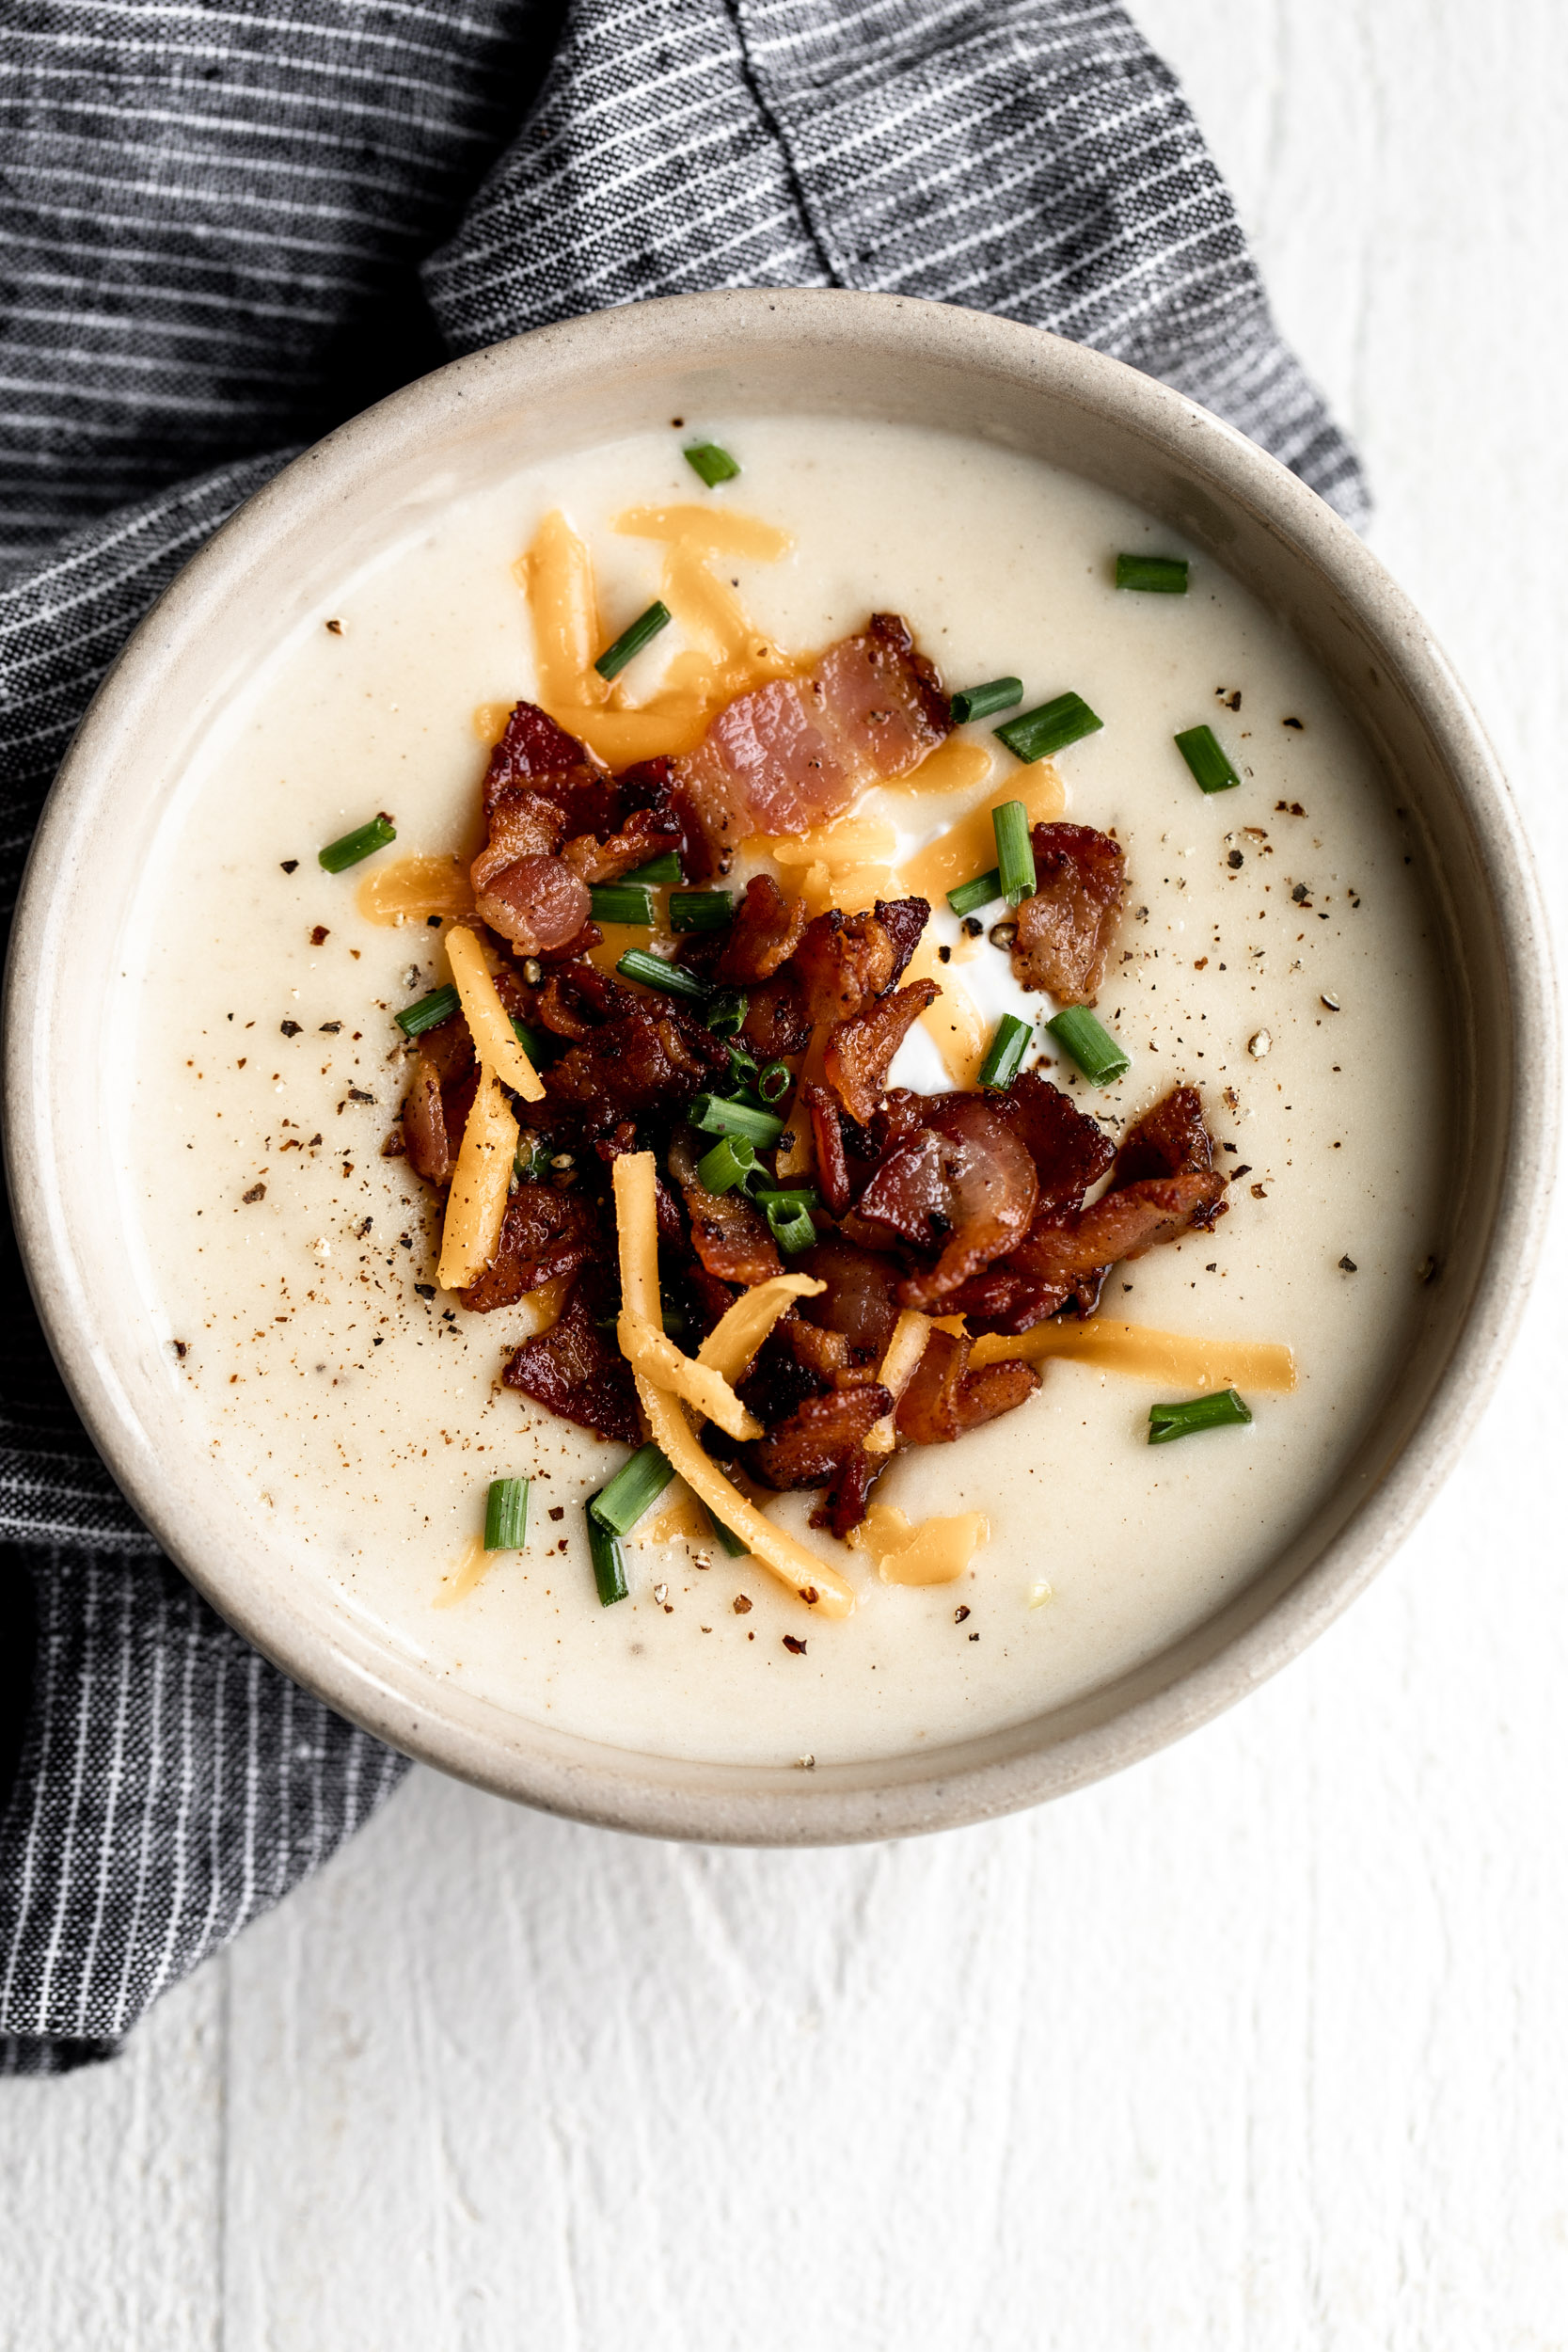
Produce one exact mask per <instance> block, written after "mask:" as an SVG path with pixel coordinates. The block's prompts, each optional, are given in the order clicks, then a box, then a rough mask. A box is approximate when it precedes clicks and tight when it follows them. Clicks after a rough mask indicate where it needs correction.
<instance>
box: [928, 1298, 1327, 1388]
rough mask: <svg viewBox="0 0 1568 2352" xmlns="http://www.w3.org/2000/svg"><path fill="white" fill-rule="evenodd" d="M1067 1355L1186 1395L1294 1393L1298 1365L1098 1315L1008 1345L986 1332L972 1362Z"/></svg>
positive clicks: (1234, 1344) (1269, 1351) (1255, 1345)
mask: <svg viewBox="0 0 1568 2352" xmlns="http://www.w3.org/2000/svg"><path fill="white" fill-rule="evenodd" d="M1047 1356H1068V1357H1070V1358H1072V1359H1073V1360H1074V1361H1075V1362H1078V1363H1082V1364H1098V1365H1099V1366H1100V1367H1101V1370H1102V1371H1105V1372H1120V1373H1125V1374H1126V1375H1127V1376H1128V1377H1129V1378H1130V1379H1132V1380H1159V1381H1168V1382H1170V1383H1172V1384H1173V1385H1175V1386H1177V1387H1180V1388H1187V1389H1200V1390H1201V1389H1228V1388H1232V1387H1234V1388H1239V1389H1273V1390H1290V1389H1293V1388H1294V1387H1295V1385H1296V1365H1295V1358H1294V1357H1293V1356H1292V1355H1291V1351H1290V1349H1289V1348H1288V1347H1285V1346H1282V1345H1280V1344H1279V1343H1278V1342H1276V1341H1274V1340H1205V1339H1198V1338H1196V1337H1189V1336H1188V1334H1187V1333H1185V1332H1181V1331H1156V1330H1152V1329H1150V1328H1149V1327H1148V1326H1147V1325H1145V1324H1141V1323H1117V1322H1115V1321H1113V1320H1112V1318H1111V1317H1110V1316H1108V1315H1095V1316H1093V1317H1092V1318H1091V1319H1090V1321H1088V1322H1087V1323H1080V1322H1077V1321H1072V1322H1065V1323H1037V1325H1036V1326H1035V1327H1034V1329H1033V1330H1032V1331H1021V1332H1019V1333H1018V1335H1017V1336H1016V1338H1012V1339H1006V1338H1004V1337H1002V1336H1001V1335H999V1334H996V1333H988V1334H987V1335H986V1336H985V1337H983V1338H981V1339H977V1340H976V1341H975V1343H974V1354H973V1355H972V1356H971V1358H970V1359H969V1360H970V1362H971V1363H972V1364H973V1365H974V1369H975V1370H976V1371H978V1370H979V1369H980V1368H981V1367H982V1365H985V1364H998V1363H1002V1362H1004V1361H1006V1360H1007V1359H1010V1358H1018V1357H1022V1359H1023V1361H1024V1362H1025V1363H1038V1362H1040V1361H1041V1360H1042V1359H1044V1358H1045V1357H1047Z"/></svg>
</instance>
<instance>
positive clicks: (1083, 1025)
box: [1046, 1005, 1132, 1087]
mask: <svg viewBox="0 0 1568 2352" xmlns="http://www.w3.org/2000/svg"><path fill="white" fill-rule="evenodd" d="M1046 1027H1047V1028H1048V1029H1049V1030H1050V1032H1051V1034H1052V1036H1053V1038H1054V1039H1055V1041H1056V1042H1057V1044H1058V1045H1065V1046H1066V1048H1067V1050H1068V1052H1069V1054H1070V1055H1071V1056H1072V1058H1073V1060H1074V1061H1075V1062H1076V1063H1077V1064H1078V1067H1079V1069H1080V1070H1081V1071H1082V1072H1083V1073H1084V1075H1085V1078H1087V1080H1088V1082H1089V1084H1090V1085H1091V1086H1096V1087H1108V1086H1109V1085H1110V1083H1111V1081H1112V1079H1113V1078H1119V1077H1120V1076H1121V1074H1122V1073H1123V1071H1126V1070H1131V1069H1132V1057H1131V1056H1130V1055H1127V1054H1124V1053H1123V1052H1122V1050H1121V1047H1120V1046H1119V1045H1118V1044H1117V1041H1116V1039H1115V1038H1114V1037H1112V1036H1110V1035H1109V1034H1108V1032H1107V1031H1106V1030H1104V1029H1102V1028H1101V1025H1100V1024H1099V1022H1098V1021H1097V1020H1096V1019H1095V1017H1094V1015H1093V1013H1092V1012H1091V1011H1090V1010H1089V1009H1088V1007H1087V1005H1069V1006H1068V1008H1067V1009H1066V1010H1065V1011H1064V1012H1059V1013H1058V1014H1057V1015H1056V1018H1055V1019H1054V1021H1048V1022H1047V1023H1046Z"/></svg>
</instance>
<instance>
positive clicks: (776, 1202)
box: [752, 1184, 822, 1216]
mask: <svg viewBox="0 0 1568 2352" xmlns="http://www.w3.org/2000/svg"><path fill="white" fill-rule="evenodd" d="M752 1200H754V1201H755V1202H756V1204H757V1207H758V1208H759V1209H766V1210H767V1212H768V1216H800V1211H801V1210H802V1209H805V1210H807V1211H808V1212H809V1211H810V1210H812V1209H819V1208H820V1207H821V1206H822V1200H821V1195H820V1194H819V1193H818V1192H817V1190H816V1186H815V1185H814V1184H792V1185H789V1186H786V1187H784V1189H782V1190H777V1191H776V1190H774V1188H773V1187H772V1186H771V1185H768V1184H759V1185H758V1186H757V1189H756V1191H755V1192H754V1193H753V1194H752Z"/></svg>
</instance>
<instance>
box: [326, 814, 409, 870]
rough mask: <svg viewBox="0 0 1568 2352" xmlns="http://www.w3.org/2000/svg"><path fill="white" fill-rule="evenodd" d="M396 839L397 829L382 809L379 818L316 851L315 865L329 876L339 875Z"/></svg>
mask: <svg viewBox="0 0 1568 2352" xmlns="http://www.w3.org/2000/svg"><path fill="white" fill-rule="evenodd" d="M397 837H398V829H397V827H396V825H394V824H393V822H392V820H391V818H389V817H388V814H387V812H386V810H385V809H383V810H382V812H381V814H380V816H379V817H372V818H371V821H370V823H369V824H368V825H361V826H360V827H359V828H358V830H357V832H355V833H345V834H343V835H342V836H341V839H339V840H337V841H329V842H328V843H327V845H326V847H325V850H317V851H316V863H317V865H318V866H325V868H326V870H327V872H328V873H329V874H341V872H342V870H343V868H344V866H357V865H358V863H359V861H360V859H361V858H362V857H373V856H374V855H375V852H376V850H384V849H385V848H386V847H387V844H388V842H389V841H395V840H396V839H397Z"/></svg>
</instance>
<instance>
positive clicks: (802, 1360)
mask: <svg viewBox="0 0 1568 2352" xmlns="http://www.w3.org/2000/svg"><path fill="white" fill-rule="evenodd" d="M774 1329H775V1330H776V1331H777V1333H778V1335H779V1338H780V1340H781V1342H782V1343H783V1344H784V1346H785V1347H787V1348H788V1350H789V1352H790V1354H791V1355H792V1356H793V1357H794V1359H795V1360H796V1362H797V1363H799V1364H804V1366H805V1368H806V1370H807V1371H808V1372H809V1373H810V1374H811V1375H812V1377H813V1378H814V1379H815V1380H820V1381H821V1383H822V1385H823V1387H824V1388H825V1389H839V1388H847V1387H849V1386H850V1385H852V1383H851V1380H850V1378H849V1377H848V1376H847V1375H849V1374H850V1370H851V1367H850V1363H849V1343H848V1341H847V1339H846V1338H845V1336H844V1334H843V1332H842V1331H825V1330H824V1329H823V1328H822V1327H821V1325H820V1324H818V1323H807V1322H806V1320H805V1318H804V1317H803V1316H802V1315H800V1314H798V1313H797V1312H796V1311H795V1310H794V1309H793V1308H792V1309H791V1310H790V1311H789V1312H788V1313H787V1314H785V1315H784V1316H781V1318H780V1320H779V1321H778V1322H777V1323H776V1324H775V1325H774ZM862 1376H863V1375H862Z"/></svg>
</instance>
